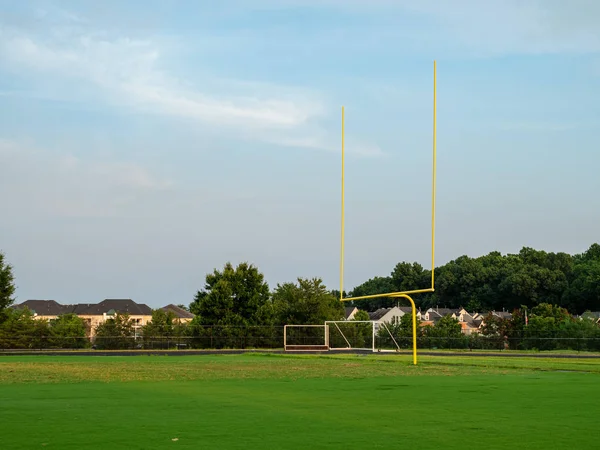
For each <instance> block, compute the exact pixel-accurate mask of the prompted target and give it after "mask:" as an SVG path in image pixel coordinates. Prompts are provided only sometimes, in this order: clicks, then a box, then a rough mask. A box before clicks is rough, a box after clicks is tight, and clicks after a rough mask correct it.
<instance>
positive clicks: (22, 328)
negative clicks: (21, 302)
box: [0, 308, 51, 349]
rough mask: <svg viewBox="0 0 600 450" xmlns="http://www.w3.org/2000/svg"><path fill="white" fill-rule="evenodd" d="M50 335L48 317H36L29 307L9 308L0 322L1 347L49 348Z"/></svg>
mask: <svg viewBox="0 0 600 450" xmlns="http://www.w3.org/2000/svg"><path fill="white" fill-rule="evenodd" d="M50 335H51V332H50V327H49V325H48V321H47V320H46V319H36V318H35V317H34V315H33V312H32V311H30V310H29V309H28V308H23V309H12V308H8V309H7V310H6V311H5V320H4V321H3V322H2V323H0V348H28V349H41V348H47V347H49V346H50V342H49V338H50Z"/></svg>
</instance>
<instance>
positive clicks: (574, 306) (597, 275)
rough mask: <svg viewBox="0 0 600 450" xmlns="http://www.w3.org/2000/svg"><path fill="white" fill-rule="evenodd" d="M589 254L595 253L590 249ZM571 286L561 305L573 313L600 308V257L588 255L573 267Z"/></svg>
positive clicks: (565, 292)
mask: <svg viewBox="0 0 600 450" xmlns="http://www.w3.org/2000/svg"><path fill="white" fill-rule="evenodd" d="M587 253H588V254H589V255H592V256H593V255H594V252H593V251H590V250H588V252H587ZM571 278H572V279H571V282H570V283H569V287H568V288H567V289H566V290H565V291H564V293H563V295H562V299H561V305H563V306H565V307H567V308H568V309H569V311H571V312H572V313H582V312H583V311H585V310H586V309H589V310H593V311H598V310H600V259H598V260H594V259H591V256H590V257H586V259H584V260H583V261H581V262H579V263H578V264H576V265H575V267H574V268H573V273H572V277H571Z"/></svg>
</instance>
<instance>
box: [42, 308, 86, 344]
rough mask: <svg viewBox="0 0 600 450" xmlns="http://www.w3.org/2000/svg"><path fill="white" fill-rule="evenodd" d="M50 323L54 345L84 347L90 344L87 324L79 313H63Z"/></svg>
mask: <svg viewBox="0 0 600 450" xmlns="http://www.w3.org/2000/svg"><path fill="white" fill-rule="evenodd" d="M49 324H50V332H51V336H52V337H51V341H52V346H53V347H60V348H83V347H86V346H87V345H88V339H87V338H86V334H87V331H88V330H87V327H86V324H85V322H84V321H83V319H82V318H80V317H79V316H77V314H73V313H69V314H62V315H60V316H58V317H57V318H56V319H54V320H51V321H50V322H49Z"/></svg>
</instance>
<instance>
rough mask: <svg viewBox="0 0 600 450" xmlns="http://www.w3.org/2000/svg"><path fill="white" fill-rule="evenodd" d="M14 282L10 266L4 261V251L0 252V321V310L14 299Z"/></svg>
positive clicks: (1, 315) (0, 315)
mask: <svg viewBox="0 0 600 450" xmlns="http://www.w3.org/2000/svg"><path fill="white" fill-rule="evenodd" d="M14 282H15V278H14V276H13V272H12V266H11V265H10V264H8V263H7V262H6V261H5V256H4V253H1V252H0V321H2V317H3V314H2V312H3V311H4V310H5V309H6V308H8V307H9V306H10V305H12V303H13V301H14V298H13V295H14V293H15V284H14Z"/></svg>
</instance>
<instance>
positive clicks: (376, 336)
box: [325, 320, 400, 352]
mask: <svg viewBox="0 0 600 450" xmlns="http://www.w3.org/2000/svg"><path fill="white" fill-rule="evenodd" d="M325 325H327V329H326V330H325V331H326V333H327V340H326V343H327V345H328V347H329V350H349V351H353V350H362V351H372V352H397V351H399V350H400V346H399V345H398V342H397V340H396V339H395V338H394V336H393V335H392V333H391V331H390V329H389V328H388V326H387V325H386V324H385V323H378V322H375V321H372V320H330V321H329V320H328V321H327V322H325Z"/></svg>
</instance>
